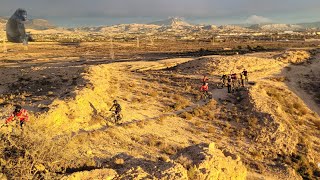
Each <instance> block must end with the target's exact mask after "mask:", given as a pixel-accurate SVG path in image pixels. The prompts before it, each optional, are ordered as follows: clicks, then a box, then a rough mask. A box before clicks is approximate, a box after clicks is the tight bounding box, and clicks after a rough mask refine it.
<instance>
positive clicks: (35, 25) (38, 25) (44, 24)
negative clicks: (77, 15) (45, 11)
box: [0, 17, 56, 30]
mask: <svg viewBox="0 0 320 180" xmlns="http://www.w3.org/2000/svg"><path fill="white" fill-rule="evenodd" d="M7 21H8V18H6V17H0V26H1V27H5V25H6V23H7ZM25 25H26V28H27V29H34V30H46V29H53V28H56V26H54V25H52V24H51V23H50V22H49V21H47V20H44V19H30V20H28V21H27V22H26V24H25Z"/></svg>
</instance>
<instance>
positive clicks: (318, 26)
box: [298, 21, 320, 29]
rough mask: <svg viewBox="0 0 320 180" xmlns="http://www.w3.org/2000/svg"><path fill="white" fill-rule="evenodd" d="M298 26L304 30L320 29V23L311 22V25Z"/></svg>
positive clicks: (301, 24)
mask: <svg viewBox="0 0 320 180" xmlns="http://www.w3.org/2000/svg"><path fill="white" fill-rule="evenodd" d="M298 25H300V26H303V27H305V28H317V29H320V21H319V22H312V23H299V24H298Z"/></svg>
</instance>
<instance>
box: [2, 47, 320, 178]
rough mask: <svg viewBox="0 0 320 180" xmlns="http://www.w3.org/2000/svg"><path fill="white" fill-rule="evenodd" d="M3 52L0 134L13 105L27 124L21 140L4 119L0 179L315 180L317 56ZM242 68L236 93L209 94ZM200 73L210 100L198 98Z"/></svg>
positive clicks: (303, 52) (308, 51)
mask: <svg viewBox="0 0 320 180" xmlns="http://www.w3.org/2000/svg"><path fill="white" fill-rule="evenodd" d="M6 46H7V47H6V48H7V52H6V53H4V52H3V51H2V50H1V52H0V74H1V82H0V117H1V119H2V122H1V124H0V125H2V123H4V121H5V119H6V118H7V117H8V116H9V115H10V113H11V112H12V111H13V108H14V107H13V105H15V104H21V105H22V106H23V108H25V109H27V110H28V111H29V113H30V121H29V122H28V123H27V125H26V127H25V128H24V129H23V131H21V130H20V129H19V128H17V127H16V125H15V123H14V122H11V123H10V124H9V125H8V126H2V127H1V129H0V137H1V141H0V179H249V180H250V179H252V180H255V179H290V180H291V179H319V178H320V169H319V167H318V164H319V163H320V140H319V139H320V117H319V115H320V91H319V89H320V49H317V48H315V47H313V48H310V47H308V48H299V49H294V48H282V49H278V50H277V49H273V50H272V51H271V50H263V51H245V52H243V53H242V54H239V53H231V55H223V54H225V52H222V51H219V52H218V51H204V50H203V49H208V47H209V46H210V43H208V44H202V43H201V42H197V41H196V42H190V43H185V44H183V45H181V44H179V41H173V42H167V43H163V42H161V43H159V42H157V41H156V42H155V43H154V44H152V45H145V46H141V47H138V46H137V45H136V42H114V43H113V44H112V48H111V44H110V42H86V43H54V42H52V43H44V42H34V43H30V44H29V46H28V49H26V48H25V47H24V46H22V45H19V44H10V43H8V44H7V45H6ZM235 46H236V45H235ZM1 48H2V46H1ZM201 48H203V49H202V50H199V49H201ZM210 53H211V54H210ZM244 68H245V69H247V70H248V72H249V84H247V86H246V87H245V88H241V89H240V90H239V91H236V92H234V93H228V92H227V89H226V88H223V89H219V88H217V86H216V84H217V83H219V81H220V76H221V75H222V74H224V73H228V74H229V73H230V72H236V73H240V72H242V71H243V69H244ZM204 74H206V75H208V77H209V91H210V92H211V93H212V99H210V100H202V99H201V97H200V92H199V88H200V86H201V78H202V77H203V75H204ZM114 99H116V100H118V101H119V103H120V104H121V106H122V114H123V120H121V124H117V125H115V124H114V123H113V122H110V121H109V120H108V117H109V116H110V115H111V112H110V111H109V108H110V107H111V106H112V101H113V100H114Z"/></svg>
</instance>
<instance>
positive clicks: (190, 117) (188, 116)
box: [181, 112, 193, 120]
mask: <svg viewBox="0 0 320 180" xmlns="http://www.w3.org/2000/svg"><path fill="white" fill-rule="evenodd" d="M181 117H182V118H184V119H186V120H191V119H192V118H193V116H192V114H190V113H188V112H184V113H182V114H181Z"/></svg>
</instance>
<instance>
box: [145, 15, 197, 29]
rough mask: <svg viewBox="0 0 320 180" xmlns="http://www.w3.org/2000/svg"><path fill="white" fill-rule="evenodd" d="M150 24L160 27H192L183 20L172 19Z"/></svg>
mask: <svg viewBox="0 0 320 180" xmlns="http://www.w3.org/2000/svg"><path fill="white" fill-rule="evenodd" d="M149 24H153V25H159V26H173V27H174V26H191V25H190V24H189V23H188V22H186V21H184V20H183V19H182V18H178V17H171V18H169V19H165V20H161V21H156V22H152V23H149Z"/></svg>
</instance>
